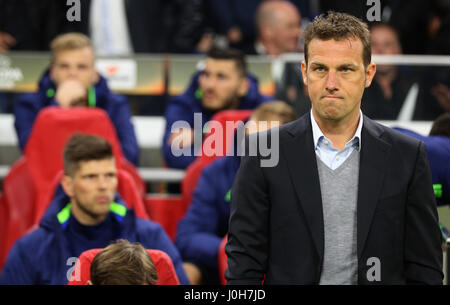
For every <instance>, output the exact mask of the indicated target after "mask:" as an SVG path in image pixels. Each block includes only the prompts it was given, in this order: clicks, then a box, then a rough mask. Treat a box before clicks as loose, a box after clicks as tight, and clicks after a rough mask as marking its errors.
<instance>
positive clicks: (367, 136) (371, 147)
mask: <svg viewBox="0 0 450 305" xmlns="http://www.w3.org/2000/svg"><path fill="white" fill-rule="evenodd" d="M363 124H364V125H363V129H362V132H361V155H360V165H359V185H358V208H357V235H358V238H357V248H358V258H360V257H361V254H362V251H363V249H364V245H365V242H366V239H367V236H368V233H369V230H370V226H371V223H372V219H373V215H374V212H375V208H376V205H377V202H378V199H379V195H380V192H381V187H382V184H383V178H384V174H385V171H386V164H387V162H386V160H387V157H388V155H389V151H390V148H391V145H390V144H388V143H386V142H385V141H383V140H382V139H381V137H380V136H381V134H382V132H383V131H382V129H381V128H379V127H378V126H377V125H376V124H374V122H373V121H371V120H370V119H369V118H367V117H366V116H364V123H363Z"/></svg>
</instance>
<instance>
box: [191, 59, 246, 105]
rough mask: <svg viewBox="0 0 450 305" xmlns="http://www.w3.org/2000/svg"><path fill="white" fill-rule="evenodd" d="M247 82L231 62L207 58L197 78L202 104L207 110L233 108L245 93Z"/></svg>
mask: <svg viewBox="0 0 450 305" xmlns="http://www.w3.org/2000/svg"><path fill="white" fill-rule="evenodd" d="M247 86H248V84H247V80H246V78H245V77H244V76H242V75H241V74H240V73H239V71H238V70H237V67H236V64H235V62H234V61H233V60H221V59H212V58H207V59H206V61H205V69H204V70H203V72H202V73H201V75H200V78H199V87H200V89H201V90H202V92H203V97H202V104H203V107H205V108H206V109H208V110H211V111H219V110H223V109H232V108H235V107H236V106H237V105H238V103H239V98H240V97H242V96H243V95H244V94H245V93H246V91H247Z"/></svg>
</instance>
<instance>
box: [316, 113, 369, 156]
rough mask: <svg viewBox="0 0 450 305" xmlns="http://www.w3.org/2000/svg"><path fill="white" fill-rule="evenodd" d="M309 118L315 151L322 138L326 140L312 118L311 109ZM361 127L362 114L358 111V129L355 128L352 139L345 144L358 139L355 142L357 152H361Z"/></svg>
mask: <svg viewBox="0 0 450 305" xmlns="http://www.w3.org/2000/svg"><path fill="white" fill-rule="evenodd" d="M310 116H311V126H312V132H313V140H314V149H316V148H317V145H319V141H320V140H321V139H322V138H326V137H325V135H324V134H323V132H322V130H321V129H320V127H319V125H318V124H317V122H316V120H315V119H314V116H313V113H312V109H311V111H310ZM362 126H363V114H362V111H361V109H360V110H359V123H358V127H357V128H356V132H355V134H354V135H353V137H352V138H351V139H350V140H349V141H348V142H347V144H348V143H350V142H353V141H355V139H358V142H357V145H358V147H357V150H358V151H361V130H362ZM328 140H329V139H328ZM329 141H330V140H329ZM330 142H331V141H330ZM347 144H346V145H347Z"/></svg>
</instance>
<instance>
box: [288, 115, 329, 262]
mask: <svg viewBox="0 0 450 305" xmlns="http://www.w3.org/2000/svg"><path fill="white" fill-rule="evenodd" d="M291 126H292V128H290V129H288V133H289V134H290V135H291V138H290V139H288V140H287V141H283V142H282V143H283V151H284V154H285V156H286V158H287V160H288V162H287V164H288V165H289V166H288V168H289V174H290V177H291V179H292V182H293V184H294V186H295V191H296V193H297V196H298V198H299V199H300V205H301V208H302V211H303V213H304V214H305V217H306V221H307V224H308V226H309V229H310V232H311V235H312V238H313V240H314V244H315V246H316V249H317V252H318V253H319V256H320V260H321V261H322V259H323V253H324V222H323V212H322V195H321V193H320V181H319V174H318V170H317V162H316V154H315V151H314V144H313V136H312V127H311V121H310V117H309V112H308V114H307V115H305V116H304V117H302V118H301V119H299V120H298V121H296V124H293V125H291Z"/></svg>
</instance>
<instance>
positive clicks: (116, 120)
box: [14, 71, 139, 165]
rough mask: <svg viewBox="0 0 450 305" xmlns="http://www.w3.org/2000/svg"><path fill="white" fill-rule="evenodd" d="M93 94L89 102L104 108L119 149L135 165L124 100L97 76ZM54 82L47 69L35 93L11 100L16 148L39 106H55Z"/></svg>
mask: <svg viewBox="0 0 450 305" xmlns="http://www.w3.org/2000/svg"><path fill="white" fill-rule="evenodd" d="M92 88H93V89H91V90H92V92H94V93H93V94H94V95H92V94H91V95H90V97H89V96H88V97H89V98H90V99H91V101H90V102H89V104H90V105H91V106H92V107H99V108H101V109H103V110H105V111H106V112H107V113H108V115H109V117H110V119H111V122H112V123H113V124H114V127H115V129H116V132H117V136H118V138H119V141H120V144H121V147H122V151H123V153H124V156H125V157H126V158H127V160H128V161H130V162H131V163H133V164H134V165H137V163H138V159H139V147H138V144H137V140H136V135H135V132H134V127H133V123H132V122H131V112H130V107H129V105H128V101H127V99H126V98H125V97H124V96H122V95H118V94H114V93H112V92H111V91H110V90H109V88H108V85H107V84H106V79H105V78H103V77H100V78H99V81H98V83H96V84H95V85H93V86H92ZM54 92H55V84H54V83H53V81H52V80H51V79H50V76H49V71H46V72H45V73H44V75H43V76H42V78H41V80H40V81H39V90H38V92H35V93H25V94H22V95H20V96H19V97H18V99H17V100H16V101H15V103H14V116H15V123H14V126H15V128H16V132H17V137H18V139H19V145H20V148H21V149H22V150H23V149H24V148H25V145H26V144H27V141H28V138H29V136H30V134H31V129H32V127H33V123H34V121H35V119H36V117H37V115H38V113H39V111H40V110H41V109H43V108H44V107H47V106H58V105H59V104H58V103H57V102H56V100H55V97H54Z"/></svg>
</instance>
